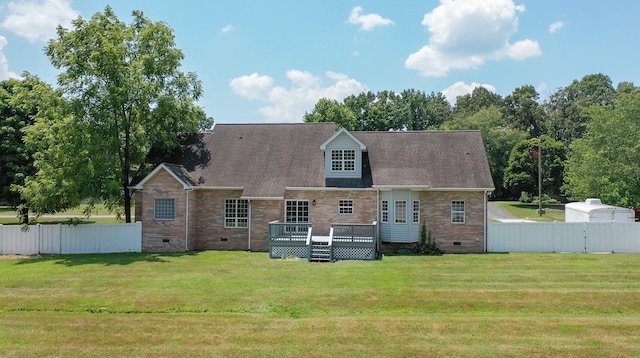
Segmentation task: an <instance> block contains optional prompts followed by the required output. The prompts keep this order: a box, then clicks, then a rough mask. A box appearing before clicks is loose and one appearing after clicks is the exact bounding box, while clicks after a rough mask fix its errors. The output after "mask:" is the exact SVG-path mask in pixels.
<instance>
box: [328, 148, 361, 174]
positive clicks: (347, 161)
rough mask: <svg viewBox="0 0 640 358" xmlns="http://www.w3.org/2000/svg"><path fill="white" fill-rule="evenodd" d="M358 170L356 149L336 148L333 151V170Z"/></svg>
mask: <svg viewBox="0 0 640 358" xmlns="http://www.w3.org/2000/svg"><path fill="white" fill-rule="evenodd" d="M355 170H356V151H355V150H354V149H334V150H332V151H331V171H334V172H353V171H355Z"/></svg>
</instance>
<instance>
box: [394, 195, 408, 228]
mask: <svg viewBox="0 0 640 358" xmlns="http://www.w3.org/2000/svg"><path fill="white" fill-rule="evenodd" d="M406 223H407V202H406V201H404V200H397V201H396V224H406Z"/></svg>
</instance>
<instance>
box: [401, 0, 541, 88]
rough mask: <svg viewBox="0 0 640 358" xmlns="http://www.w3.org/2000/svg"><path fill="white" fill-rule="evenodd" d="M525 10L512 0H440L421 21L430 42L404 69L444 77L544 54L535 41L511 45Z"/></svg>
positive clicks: (413, 54) (413, 55)
mask: <svg viewBox="0 0 640 358" xmlns="http://www.w3.org/2000/svg"><path fill="white" fill-rule="evenodd" d="M523 11H525V7H524V5H515V4H514V3H513V0H440V5H439V6H438V7H436V8H435V9H433V11H431V12H429V13H427V14H425V16H424V19H423V20H422V25H424V26H426V27H427V28H428V29H429V32H430V33H431V36H430V38H429V43H428V44H427V45H426V46H424V47H422V48H421V49H419V50H418V51H416V52H415V53H412V54H411V55H409V57H408V58H407V59H406V61H405V67H406V68H408V69H413V70H418V71H420V73H421V74H422V75H424V76H430V77H443V76H446V75H447V73H448V72H449V71H451V70H455V69H459V70H467V69H475V68H478V67H480V66H481V65H482V64H484V63H485V62H486V61H488V60H499V59H502V58H504V57H505V56H508V57H509V58H511V59H518V60H522V59H524V58H528V57H531V56H538V55H540V54H541V53H542V51H541V50H540V46H539V45H538V43H537V42H536V41H533V40H524V41H518V42H516V43H515V44H510V42H509V41H510V39H511V36H513V35H514V34H515V33H516V32H517V31H518V13H521V12H523Z"/></svg>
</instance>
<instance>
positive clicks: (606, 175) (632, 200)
mask: <svg viewBox="0 0 640 358" xmlns="http://www.w3.org/2000/svg"><path fill="white" fill-rule="evenodd" d="M584 113H585V114H586V115H587V116H588V117H589V118H590V119H591V120H590V121H589V122H588V124H587V126H586V129H587V130H586V133H585V135H584V136H583V137H582V138H580V139H576V140H574V141H573V142H572V143H571V151H570V152H569V156H568V160H567V165H566V169H565V180H566V185H565V186H564V189H566V190H567V193H568V194H569V195H570V197H571V198H572V199H575V200H584V199H586V198H588V197H598V198H601V199H602V200H603V202H606V203H607V204H612V205H619V206H623V207H627V206H635V207H638V206H640V121H639V119H640V91H638V90H634V91H630V92H626V93H622V94H619V95H618V96H616V98H615V99H614V100H613V103H612V105H606V106H602V105H599V106H591V107H589V108H588V109H586V110H585V111H584Z"/></svg>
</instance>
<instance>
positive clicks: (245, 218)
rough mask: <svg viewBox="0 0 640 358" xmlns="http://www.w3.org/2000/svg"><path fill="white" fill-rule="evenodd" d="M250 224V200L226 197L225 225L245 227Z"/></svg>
mask: <svg viewBox="0 0 640 358" xmlns="http://www.w3.org/2000/svg"><path fill="white" fill-rule="evenodd" d="M248 226H249V200H247V199H225V201H224V227H238V228H245V227H248Z"/></svg>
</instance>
